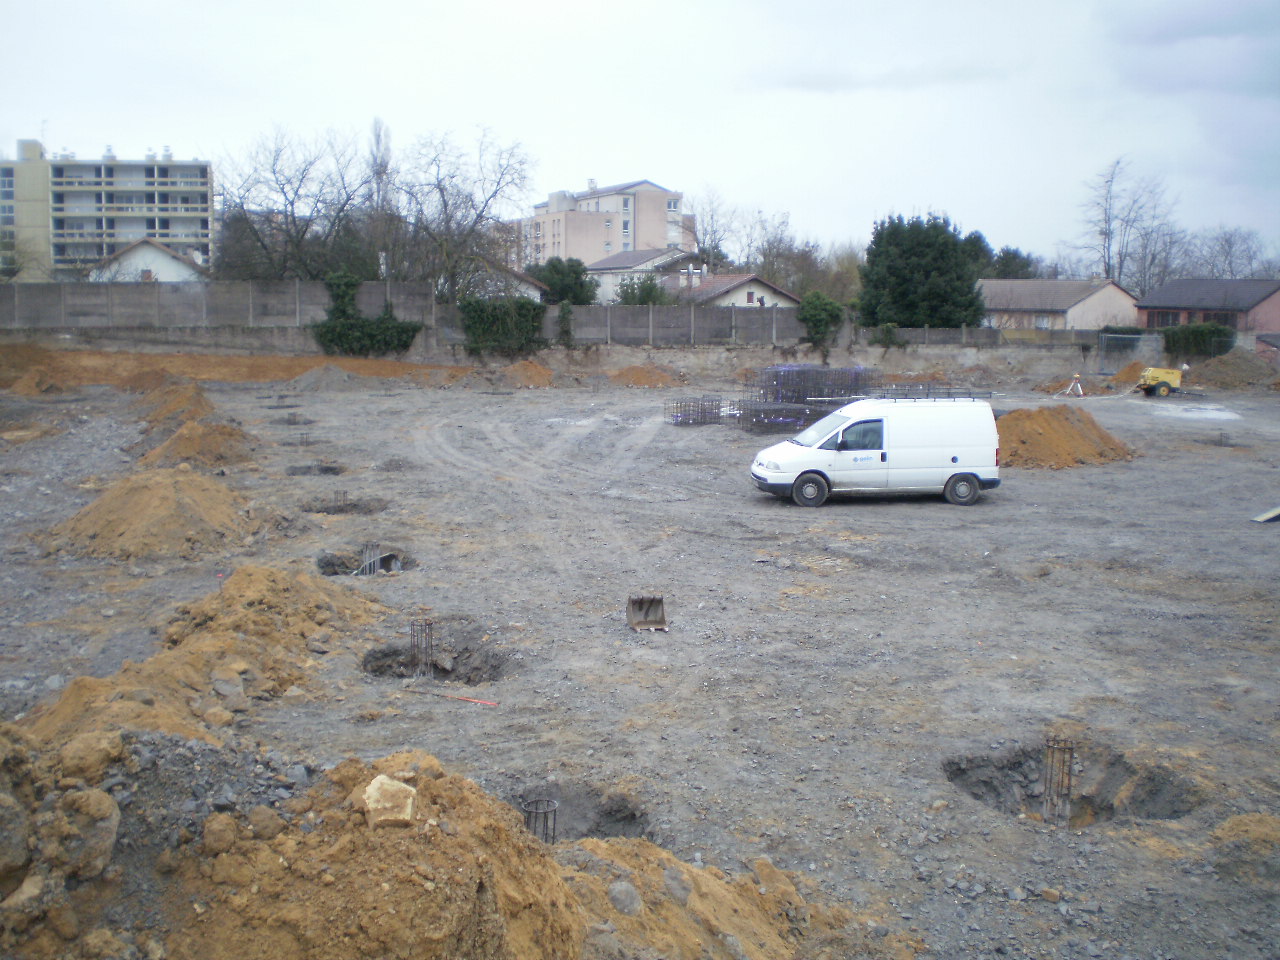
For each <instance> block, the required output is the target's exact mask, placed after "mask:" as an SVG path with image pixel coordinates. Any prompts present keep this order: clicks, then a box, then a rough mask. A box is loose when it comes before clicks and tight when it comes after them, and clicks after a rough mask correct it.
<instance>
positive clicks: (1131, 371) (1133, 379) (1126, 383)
mask: <svg viewBox="0 0 1280 960" xmlns="http://www.w3.org/2000/svg"><path fill="white" fill-rule="evenodd" d="M1147 366H1148V364H1144V363H1143V362H1142V361H1141V360H1135V361H1133V363H1131V364H1129V365H1128V366H1125V367H1121V368H1120V369H1119V370H1117V371H1116V373H1115V375H1114V376H1113V377H1112V378H1111V382H1112V383H1113V384H1115V385H1116V386H1117V387H1132V386H1133V385H1134V384H1135V383H1137V382H1138V378H1139V377H1141V376H1142V371H1143V370H1145V369H1147Z"/></svg>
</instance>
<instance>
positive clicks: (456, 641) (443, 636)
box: [360, 617, 515, 689]
mask: <svg viewBox="0 0 1280 960" xmlns="http://www.w3.org/2000/svg"><path fill="white" fill-rule="evenodd" d="M432 639H433V644H432V645H433V647H434V649H435V655H434V656H433V657H432V659H431V664H432V667H433V669H431V670H427V669H424V670H423V672H422V676H421V678H420V679H421V680H422V681H423V683H424V684H429V683H430V682H431V681H432V680H435V681H436V682H437V683H442V682H445V681H452V682H454V683H464V684H466V685H467V686H469V687H474V686H477V685H479V684H482V683H491V682H495V681H498V680H502V679H505V678H506V677H509V676H511V675H512V674H513V673H514V672H515V671H514V670H513V669H512V666H511V662H510V657H508V656H507V653H506V651H504V650H503V649H501V648H500V647H499V646H498V642H497V641H496V640H494V639H493V637H492V636H491V635H490V633H489V632H488V631H487V630H485V628H484V626H483V625H482V624H480V623H477V622H476V621H475V620H473V619H471V618H470V617H450V618H444V619H437V620H435V621H434V622H433V623H432ZM360 669H361V670H363V671H364V672H365V673H367V674H370V675H371V676H375V677H412V676H413V675H414V664H413V650H412V647H411V646H410V644H409V642H408V641H397V642H395V643H388V644H384V645H383V646H381V647H375V648H374V649H372V650H370V651H369V652H368V653H366V654H365V655H364V659H363V660H362V661H361V663H360ZM424 689H430V687H429V686H424Z"/></svg>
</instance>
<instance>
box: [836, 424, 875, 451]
mask: <svg viewBox="0 0 1280 960" xmlns="http://www.w3.org/2000/svg"><path fill="white" fill-rule="evenodd" d="M883 446H884V421H883V420H863V421H862V422H860V423H855V424H851V425H850V426H848V427H845V431H844V435H843V441H842V442H841V444H840V449H842V450H879V449H880V448H881V447H883Z"/></svg>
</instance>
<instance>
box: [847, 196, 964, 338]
mask: <svg viewBox="0 0 1280 960" xmlns="http://www.w3.org/2000/svg"><path fill="white" fill-rule="evenodd" d="M983 244H984V245H985V241H983ZM972 249H973V244H971V245H970V246H969V247H966V245H965V242H964V240H963V239H962V238H961V236H960V231H959V230H957V229H956V228H955V227H954V226H952V224H951V221H950V219H948V218H947V217H946V216H940V215H938V214H929V216H927V217H912V218H911V219H910V220H908V219H906V218H905V217H903V216H901V215H899V216H896V217H889V218H886V219H884V220H881V221H880V222H879V223H877V224H876V225H875V227H874V228H873V230H872V233H871V244H870V246H868V247H867V262H866V264H865V265H864V266H863V268H862V295H861V297H860V298H859V309H860V310H861V313H862V324H863V325H864V326H880V325H881V324H885V323H892V324H896V325H897V326H899V327H926V326H928V327H960V326H965V325H973V326H977V325H978V324H979V323H980V322H981V320H982V312H983V306H982V296H981V294H979V293H978V289H977V279H978V268H977V264H976V263H975V262H974V258H973V256H972ZM988 249H989V248H988Z"/></svg>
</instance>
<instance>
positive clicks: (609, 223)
mask: <svg viewBox="0 0 1280 960" xmlns="http://www.w3.org/2000/svg"><path fill="white" fill-rule="evenodd" d="M604 228H605V229H606V230H612V229H613V221H612V220H606V221H605V222H604Z"/></svg>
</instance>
